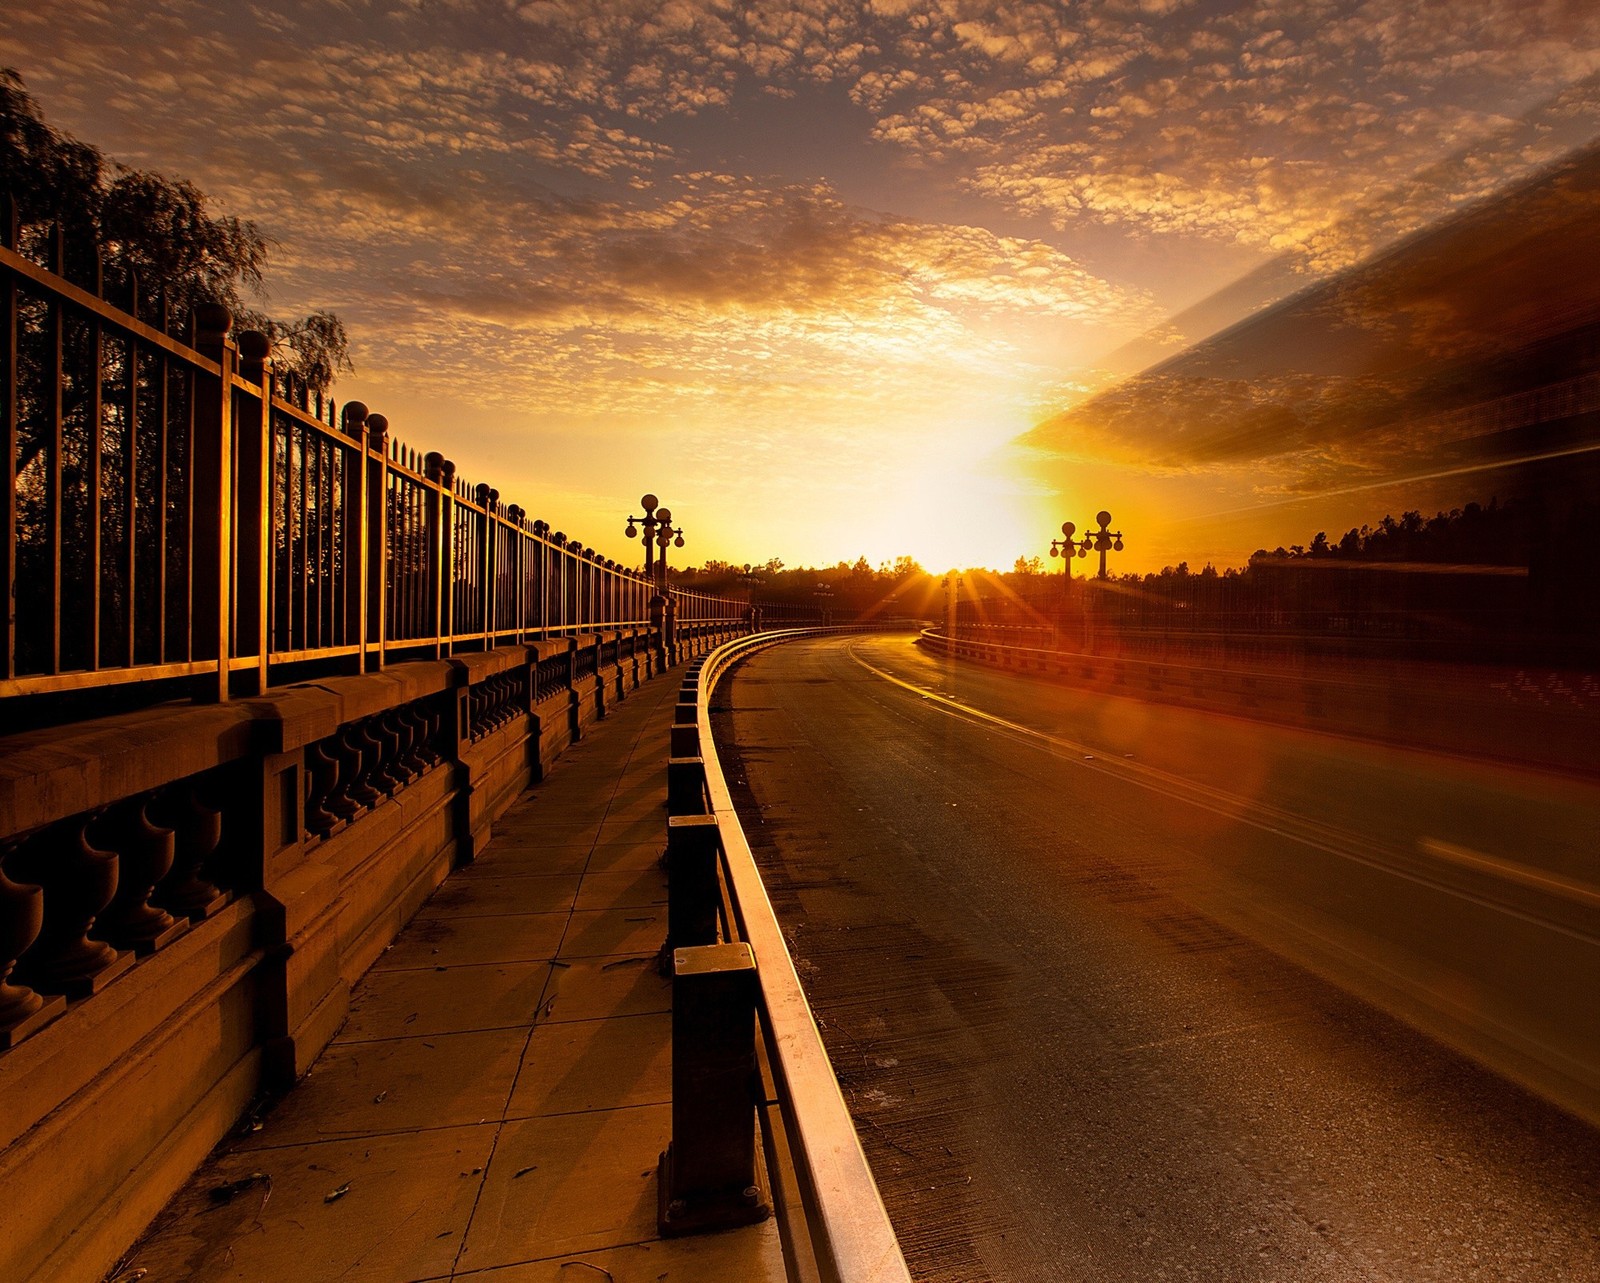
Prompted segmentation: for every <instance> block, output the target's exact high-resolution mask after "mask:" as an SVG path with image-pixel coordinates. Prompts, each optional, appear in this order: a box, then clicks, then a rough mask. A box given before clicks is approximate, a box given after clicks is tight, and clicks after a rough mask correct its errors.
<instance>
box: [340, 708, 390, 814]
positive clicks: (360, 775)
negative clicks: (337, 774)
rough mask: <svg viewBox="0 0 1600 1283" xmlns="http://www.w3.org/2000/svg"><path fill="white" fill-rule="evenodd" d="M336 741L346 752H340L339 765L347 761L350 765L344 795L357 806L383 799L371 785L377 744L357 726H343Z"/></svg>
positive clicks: (375, 803) (376, 755)
mask: <svg viewBox="0 0 1600 1283" xmlns="http://www.w3.org/2000/svg"><path fill="white" fill-rule="evenodd" d="M337 742H338V743H340V744H342V745H343V746H344V748H345V750H346V754H347V755H346V754H341V765H343V763H344V762H345V761H349V762H350V763H351V767H352V769H351V774H350V782H349V786H348V787H346V788H345V789H344V794H345V796H346V797H347V798H349V800H350V801H352V802H354V803H355V804H356V805H357V806H358V807H372V806H376V805H377V804H378V803H379V802H381V801H382V800H383V794H382V793H380V792H379V791H378V790H377V789H375V788H374V787H373V786H372V771H373V768H374V767H375V766H376V765H377V762H378V746H377V744H376V743H374V742H373V741H372V740H371V739H370V738H369V737H367V736H364V735H362V734H361V731H360V728H359V727H357V726H347V727H345V728H344V732H343V733H342V734H341V735H340V736H339V737H338V741H337Z"/></svg>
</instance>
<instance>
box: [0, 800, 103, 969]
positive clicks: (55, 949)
mask: <svg viewBox="0 0 1600 1283" xmlns="http://www.w3.org/2000/svg"><path fill="white" fill-rule="evenodd" d="M93 819H94V815H93V814H90V815H83V816H78V817H76V818H75V819H72V820H69V821H67V822H66V823H64V824H59V825H56V826H54V827H52V828H50V829H47V830H45V831H44V832H43V833H41V834H39V835H38V836H36V837H35V838H33V839H32V840H31V841H29V842H28V843H26V844H25V845H24V846H23V847H22V849H21V850H20V851H18V852H17V854H16V856H15V857H14V858H13V859H12V861H11V864H12V866H13V869H14V871H15V872H16V873H17V874H19V875H20V876H22V877H24V878H26V879H27V880H28V881H29V882H33V883H36V884H37V885H38V886H39V887H40V888H41V889H42V890H43V892H44V919H43V922H42V923H41V925H40V928H39V935H38V938H37V939H36V940H35V941H34V942H33V946H32V947H31V948H30V949H29V950H28V951H27V952H26V953H24V954H23V955H22V957H21V958H20V959H19V960H18V962H17V966H16V974H17V976H18V978H19V979H21V980H22V981H23V982H24V983H25V984H28V985H30V986H32V987H33V988H35V989H42V990H45V991H46V992H49V993H60V994H65V995H66V996H67V997H69V998H86V997H88V996H89V995H90V994H92V993H96V992H98V991H99V990H100V989H102V988H104V987H105V986H106V985H107V984H109V983H110V982H111V981H112V980H114V979H116V977H117V976H119V975H121V974H122V973H123V972H124V971H126V970H127V969H128V968H129V967H130V966H132V965H133V955H132V954H131V953H119V952H118V951H117V950H116V949H115V948H113V947H112V946H111V945H109V944H107V943H106V942H105V941H103V940H91V939H90V938H89V931H90V929H91V928H92V927H93V926H94V924H95V918H96V917H97V916H98V915H99V914H100V912H101V911H102V910H103V909H104V908H105V907H106V906H107V905H108V904H110V903H111V898H112V897H113V896H114V895H115V894H116V890H117V855H116V852H114V851H103V850H101V849H100V848H99V847H97V846H95V845H94V844H93V843H92V842H91V841H90V840H89V834H88V829H89V825H90V823H91V821H92V820H93Z"/></svg>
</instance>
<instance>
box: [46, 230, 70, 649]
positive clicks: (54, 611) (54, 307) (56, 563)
mask: <svg viewBox="0 0 1600 1283" xmlns="http://www.w3.org/2000/svg"><path fill="white" fill-rule="evenodd" d="M50 242H51V244H50V259H51V263H50V267H51V270H52V271H54V272H55V273H56V274H57V275H59V274H60V273H61V271H62V260H63V258H64V257H65V248H64V245H63V242H62V234H61V226H60V224H57V225H56V226H55V227H53V228H51V233H50ZM45 315H46V321H45V325H46V330H45V334H46V338H45V342H46V345H47V347H48V350H49V362H50V400H49V404H50V410H49V433H50V438H49V441H48V443H47V445H46V447H45V448H46V449H47V450H48V451H49V452H50V457H49V459H48V460H47V461H46V464H45V498H44V504H45V508H44V512H45V519H44V523H45V538H46V540H47V541H48V543H49V547H50V574H49V578H48V579H47V580H46V588H45V591H46V593H47V595H48V600H47V603H46V604H47V605H48V606H49V611H48V616H49V623H48V625H47V627H48V629H49V631H48V634H47V638H48V644H47V645H46V647H45V655H46V659H47V661H48V663H49V669H48V671H49V672H52V673H59V672H60V671H61V437H62V421H63V417H64V416H63V410H64V406H63V387H62V385H63V383H64V382H65V379H66V370H65V368H64V366H65V358H64V352H63V340H64V335H63V330H64V328H65V318H64V317H63V315H62V307H61V301H60V299H59V298H58V297H57V296H55V295H53V294H52V295H51V297H50V301H49V303H48V304H47V305H46V312H45Z"/></svg>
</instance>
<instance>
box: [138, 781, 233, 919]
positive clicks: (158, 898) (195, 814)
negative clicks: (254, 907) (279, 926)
mask: <svg viewBox="0 0 1600 1283" xmlns="http://www.w3.org/2000/svg"><path fill="white" fill-rule="evenodd" d="M152 818H153V819H154V820H155V821H156V823H158V824H165V825H167V826H168V827H170V828H171V829H172V830H173V831H174V834H175V835H176V842H175V851H174V856H173V862H172V871H171V872H170V873H169V874H167V876H166V877H165V878H163V879H162V880H161V881H160V882H158V883H157V884H156V889H155V893H154V894H153V895H152V896H151V897H150V899H151V902H152V903H153V904H156V905H158V906H159V907H160V908H163V909H166V910H168V911H169V912H171V913H172V914H173V915H174V916H175V917H180V918H188V919H190V920H191V921H194V922H199V921H201V920H203V919H205V918H209V917H211V916H212V915H213V914H215V913H216V912H217V911H218V910H220V909H221V908H222V907H223V906H224V905H225V904H227V903H228V895H227V892H225V891H223V890H222V889H221V888H220V887H218V886H217V885H216V883H214V882H212V881H211V880H210V878H209V875H208V870H207V869H206V865H207V863H208V862H209V861H210V860H211V859H212V857H214V856H215V855H216V853H217V848H218V847H219V846H221V844H222V812H221V811H219V810H218V809H217V808H216V807H214V806H212V805H211V804H210V803H209V802H207V801H206V800H205V799H204V798H203V797H201V795H200V790H199V789H198V788H197V787H196V786H195V785H193V784H188V785H183V784H180V785H178V786H177V787H176V789H175V790H173V792H172V793H169V794H167V795H166V796H164V797H161V798H158V800H157V802H156V809H155V815H154V816H153V817H152Z"/></svg>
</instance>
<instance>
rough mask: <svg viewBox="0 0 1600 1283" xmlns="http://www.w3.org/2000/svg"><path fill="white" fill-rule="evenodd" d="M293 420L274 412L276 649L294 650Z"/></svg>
mask: <svg viewBox="0 0 1600 1283" xmlns="http://www.w3.org/2000/svg"><path fill="white" fill-rule="evenodd" d="M292 423H293V420H292V419H290V417H289V416H288V415H287V414H285V413H280V412H279V411H278V409H277V407H276V406H274V407H273V414H272V425H271V426H272V514H273V527H274V528H273V532H272V559H273V560H272V591H273V593H274V594H275V595H276V598H277V600H276V601H275V602H274V603H273V607H272V627H273V633H274V638H273V647H272V648H273V649H274V650H280V651H284V650H291V649H293V628H294V505H293V501H292V498H291V494H292V491H293V489H294V438H293V435H292V427H291V425H292Z"/></svg>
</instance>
